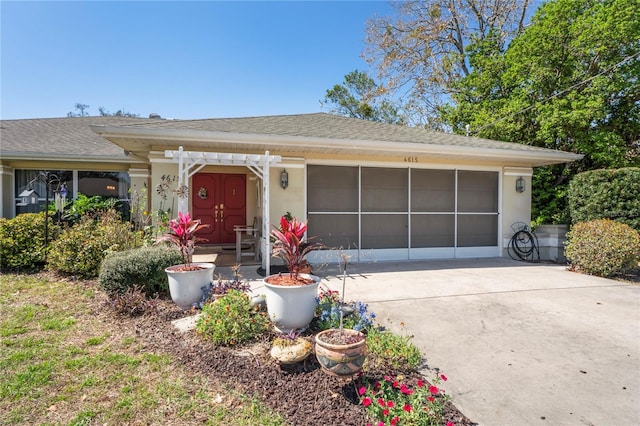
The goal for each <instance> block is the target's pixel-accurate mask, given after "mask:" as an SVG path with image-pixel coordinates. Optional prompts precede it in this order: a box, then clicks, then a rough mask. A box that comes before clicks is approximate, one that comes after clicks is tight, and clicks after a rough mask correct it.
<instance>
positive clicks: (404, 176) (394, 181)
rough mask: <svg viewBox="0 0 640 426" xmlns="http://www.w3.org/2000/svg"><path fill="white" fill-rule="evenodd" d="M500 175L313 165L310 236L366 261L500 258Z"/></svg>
mask: <svg viewBox="0 0 640 426" xmlns="http://www.w3.org/2000/svg"><path fill="white" fill-rule="evenodd" d="M498 186H499V174H498V172H497V171H476V170H435V169H416V168H384V167H347V166H324V165H309V166H308V167H307V216H308V219H309V231H308V233H309V235H312V236H316V238H317V240H319V241H321V242H322V243H323V244H324V245H325V246H327V247H331V248H338V249H341V250H343V251H344V252H347V253H349V254H351V255H352V256H355V257H356V258H357V259H358V260H360V261H366V260H367V259H371V260H376V259H379V260H385V259H386V260H390V259H429V258H455V257H487V256H499V249H498V212H499V210H498V205H499V201H498Z"/></svg>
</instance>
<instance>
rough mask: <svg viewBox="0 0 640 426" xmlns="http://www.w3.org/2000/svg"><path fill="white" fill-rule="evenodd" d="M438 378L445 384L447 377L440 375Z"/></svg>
mask: <svg viewBox="0 0 640 426" xmlns="http://www.w3.org/2000/svg"><path fill="white" fill-rule="evenodd" d="M440 378H441V379H442V380H444V381H445V382H446V381H447V376H445V375H444V374H441V375H440Z"/></svg>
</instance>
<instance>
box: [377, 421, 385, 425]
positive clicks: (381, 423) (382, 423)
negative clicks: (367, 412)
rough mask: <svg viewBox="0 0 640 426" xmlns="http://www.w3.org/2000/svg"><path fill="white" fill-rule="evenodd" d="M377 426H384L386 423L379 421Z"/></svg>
mask: <svg viewBox="0 0 640 426" xmlns="http://www.w3.org/2000/svg"><path fill="white" fill-rule="evenodd" d="M376 426H384V422H383V421H379V422H378V423H376Z"/></svg>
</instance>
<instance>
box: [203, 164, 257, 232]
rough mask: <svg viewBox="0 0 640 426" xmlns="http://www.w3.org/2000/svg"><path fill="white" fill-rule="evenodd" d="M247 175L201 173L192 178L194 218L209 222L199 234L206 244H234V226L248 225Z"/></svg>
mask: <svg viewBox="0 0 640 426" xmlns="http://www.w3.org/2000/svg"><path fill="white" fill-rule="evenodd" d="M246 179H247V176H246V175H241V174H226V173H197V174H195V175H194V176H193V178H192V180H191V183H192V185H191V187H192V188H193V189H192V191H190V192H191V198H192V205H193V217H194V218H195V219H200V220H201V221H202V223H206V224H208V225H209V227H208V228H205V229H203V230H202V231H200V232H199V233H198V236H199V237H201V238H206V239H207V241H204V242H203V243H202V244H231V243H234V242H235V241H236V233H235V231H234V227H235V226H236V225H242V226H245V225H246V224H247V222H246V218H247V197H246V188H247V186H246Z"/></svg>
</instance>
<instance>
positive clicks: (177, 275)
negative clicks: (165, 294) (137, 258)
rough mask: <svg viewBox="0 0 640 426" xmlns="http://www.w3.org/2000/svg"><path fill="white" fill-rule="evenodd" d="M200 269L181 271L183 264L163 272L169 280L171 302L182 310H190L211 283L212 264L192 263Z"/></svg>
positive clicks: (170, 267) (213, 266)
mask: <svg viewBox="0 0 640 426" xmlns="http://www.w3.org/2000/svg"><path fill="white" fill-rule="evenodd" d="M191 265H193V266H199V267H200V268H201V269H197V270H194V271H183V270H181V269H183V268H184V266H185V265H184V264H182V265H174V266H169V267H168V268H166V269H165V270H164V271H165V272H166V273H167V278H168V280H169V292H170V293H171V299H172V300H173V302H174V303H175V304H176V305H178V306H179V307H181V308H182V309H185V310H186V309H190V308H191V307H192V306H193V304H194V303H197V302H199V301H200V299H201V298H202V295H203V293H204V289H205V288H206V287H207V286H208V285H209V283H210V282H211V281H213V270H214V269H215V267H216V265H214V264H213V263H192V264H191Z"/></svg>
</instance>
